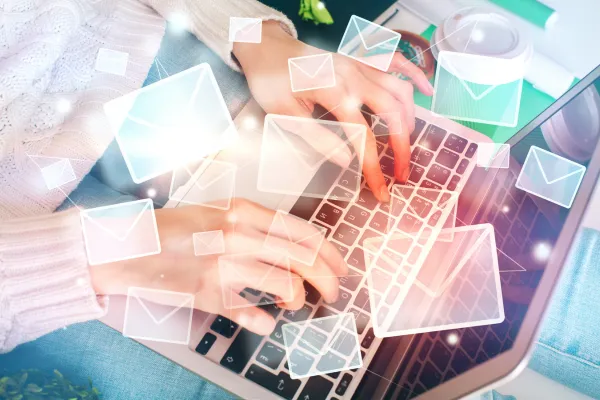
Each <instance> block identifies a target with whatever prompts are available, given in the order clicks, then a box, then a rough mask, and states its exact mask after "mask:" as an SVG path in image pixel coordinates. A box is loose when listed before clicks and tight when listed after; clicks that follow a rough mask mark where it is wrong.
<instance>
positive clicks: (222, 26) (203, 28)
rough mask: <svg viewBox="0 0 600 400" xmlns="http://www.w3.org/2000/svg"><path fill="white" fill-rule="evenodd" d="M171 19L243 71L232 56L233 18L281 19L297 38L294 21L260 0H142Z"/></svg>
mask: <svg viewBox="0 0 600 400" xmlns="http://www.w3.org/2000/svg"><path fill="white" fill-rule="evenodd" d="M142 2H144V3H146V4H147V5H149V6H150V7H152V8H153V9H154V10H155V11H156V12H158V13H159V14H161V15H162V16H163V17H164V18H165V19H166V20H167V21H177V22H178V23H181V24H185V25H186V28H187V29H188V30H189V31H190V32H192V33H193V34H194V35H196V37H197V38H198V39H200V40H201V41H202V42H203V43H204V44H206V45H207V46H208V47H209V48H210V49H212V50H213V51H214V52H216V53H217V54H218V55H219V56H220V57H221V58H222V59H223V60H224V61H225V62H226V63H227V64H228V65H229V66H230V67H231V68H233V69H234V70H236V71H240V67H239V65H238V63H237V62H236V61H235V60H234V58H233V56H232V49H233V42H230V41H229V19H230V17H245V18H260V19H262V20H263V21H278V22H279V23H280V24H281V26H282V27H283V29H285V30H286V31H287V32H288V33H289V34H290V35H292V36H293V37H298V33H297V32H296V28H295V27H294V24H293V23H292V22H291V21H290V20H289V19H288V18H287V17H286V16H285V15H284V14H282V13H281V12H279V11H277V10H275V9H273V8H271V7H268V6H266V5H264V4H262V3H260V2H258V1H256V0H142Z"/></svg>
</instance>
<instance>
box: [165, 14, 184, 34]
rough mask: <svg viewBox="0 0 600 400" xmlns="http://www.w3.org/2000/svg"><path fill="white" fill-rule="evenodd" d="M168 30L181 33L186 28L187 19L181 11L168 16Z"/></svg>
mask: <svg viewBox="0 0 600 400" xmlns="http://www.w3.org/2000/svg"><path fill="white" fill-rule="evenodd" d="M168 20H169V25H168V26H169V30H170V31H171V32H173V33H182V32H184V31H186V30H187V28H188V26H189V21H188V18H187V16H186V15H184V14H182V13H173V14H171V15H170V16H169V19H168Z"/></svg>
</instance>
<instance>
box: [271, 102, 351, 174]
mask: <svg viewBox="0 0 600 400" xmlns="http://www.w3.org/2000/svg"><path fill="white" fill-rule="evenodd" d="M307 102H308V101H304V103H305V104H306V103H307ZM281 109H282V110H283V111H284V115H289V116H293V117H296V118H285V117H283V118H277V117H275V118H274V119H273V120H272V121H271V123H274V124H276V125H277V126H278V127H279V128H280V129H281V130H282V131H283V134H284V135H286V138H287V139H288V140H290V141H292V142H293V143H295V145H296V146H295V147H297V151H299V152H302V151H303V148H302V147H311V148H313V149H314V150H316V151H317V152H318V153H320V154H323V155H327V156H328V158H329V159H330V160H331V161H333V162H334V163H336V164H337V165H339V166H340V167H342V168H347V167H348V166H349V165H350V163H351V162H352V153H351V151H350V149H349V148H348V146H346V143H345V142H344V141H343V140H342V139H341V138H340V137H339V136H338V135H336V134H335V133H333V132H331V131H330V130H329V129H327V128H325V126H323V125H322V121H320V120H316V119H314V118H312V113H311V111H309V110H308V109H307V107H305V106H303V105H301V104H300V103H298V101H297V100H295V99H294V100H293V101H289V102H287V103H286V104H285V105H282V106H281ZM298 139H301V141H299V140H298ZM302 142H304V143H302ZM306 145H308V146H306ZM304 151H305V152H306V149H304Z"/></svg>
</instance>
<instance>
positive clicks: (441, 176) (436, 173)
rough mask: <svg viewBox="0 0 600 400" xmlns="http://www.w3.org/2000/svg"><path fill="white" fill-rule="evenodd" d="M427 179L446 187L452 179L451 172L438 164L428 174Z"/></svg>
mask: <svg viewBox="0 0 600 400" xmlns="http://www.w3.org/2000/svg"><path fill="white" fill-rule="evenodd" d="M427 178H428V179H430V180H432V181H433V182H435V183H437V184H439V185H442V186H444V185H445V184H446V182H447V181H448V178H450V170H449V169H446V168H444V167H442V166H440V165H438V164H433V165H432V166H431V167H430V168H429V172H427Z"/></svg>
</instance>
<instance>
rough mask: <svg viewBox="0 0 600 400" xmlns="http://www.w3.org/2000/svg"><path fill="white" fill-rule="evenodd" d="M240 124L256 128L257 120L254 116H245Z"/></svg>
mask: <svg viewBox="0 0 600 400" xmlns="http://www.w3.org/2000/svg"><path fill="white" fill-rule="evenodd" d="M242 126H243V127H244V128H245V129H256V127H257V126H258V121H257V120H256V118H254V117H246V118H244V121H243V122H242Z"/></svg>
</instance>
